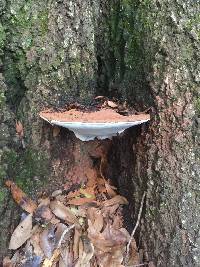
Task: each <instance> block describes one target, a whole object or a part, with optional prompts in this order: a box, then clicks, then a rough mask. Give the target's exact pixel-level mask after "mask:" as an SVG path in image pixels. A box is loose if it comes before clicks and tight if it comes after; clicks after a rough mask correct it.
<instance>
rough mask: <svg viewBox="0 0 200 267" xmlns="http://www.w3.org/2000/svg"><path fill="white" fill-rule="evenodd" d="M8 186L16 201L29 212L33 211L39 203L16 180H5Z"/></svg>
mask: <svg viewBox="0 0 200 267" xmlns="http://www.w3.org/2000/svg"><path fill="white" fill-rule="evenodd" d="M5 184H6V186H7V187H9V188H10V190H11V193H12V197H13V199H14V200H15V202H16V203H17V204H18V205H19V206H20V207H21V208H22V209H23V210H25V211H27V212H28V213H33V212H34V211H35V210H36V208H37V205H36V203H35V202H34V201H33V200H31V199H30V198H29V197H28V196H27V195H26V194H25V193H24V192H23V191H22V190H21V189H20V188H19V187H18V186H17V185H16V184H15V183H14V182H12V181H10V180H7V181H6V182H5Z"/></svg>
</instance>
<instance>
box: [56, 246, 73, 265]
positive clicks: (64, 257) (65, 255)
mask: <svg viewBox="0 0 200 267" xmlns="http://www.w3.org/2000/svg"><path fill="white" fill-rule="evenodd" d="M73 265H74V264H73V251H72V250H71V249H70V246H67V247H65V248H62V249H61V257H60V260H59V267H72V266H73Z"/></svg>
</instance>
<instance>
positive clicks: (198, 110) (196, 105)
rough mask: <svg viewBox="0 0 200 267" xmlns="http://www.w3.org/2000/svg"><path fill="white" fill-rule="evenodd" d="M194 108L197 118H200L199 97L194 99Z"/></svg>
mask: <svg viewBox="0 0 200 267" xmlns="http://www.w3.org/2000/svg"><path fill="white" fill-rule="evenodd" d="M195 107H196V111H197V116H200V97H198V98H197V99H196V103H195Z"/></svg>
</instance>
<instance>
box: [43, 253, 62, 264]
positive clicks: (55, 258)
mask: <svg viewBox="0 0 200 267" xmlns="http://www.w3.org/2000/svg"><path fill="white" fill-rule="evenodd" d="M59 256H60V250H59V249H55V251H54V253H53V255H52V257H51V258H50V259H45V260H44V262H43V264H42V267H51V266H52V265H53V264H55V263H56V262H58V261H59Z"/></svg>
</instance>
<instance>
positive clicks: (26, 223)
mask: <svg viewBox="0 0 200 267" xmlns="http://www.w3.org/2000/svg"><path fill="white" fill-rule="evenodd" d="M31 230H32V215H31V214H29V215H28V216H27V217H26V218H25V219H24V220H23V221H22V222H21V223H20V224H19V225H18V226H17V228H16V229H15V230H14V232H13V234H12V236H11V240H10V244H9V249H18V248H19V247H21V246H22V245H23V244H24V243H25V242H26V240H28V239H29V238H30V236H31Z"/></svg>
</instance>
